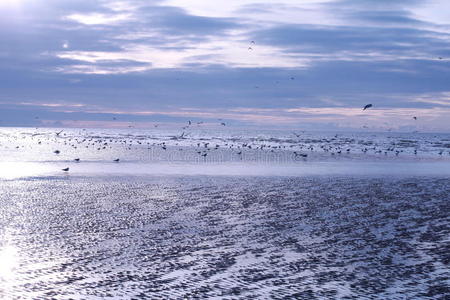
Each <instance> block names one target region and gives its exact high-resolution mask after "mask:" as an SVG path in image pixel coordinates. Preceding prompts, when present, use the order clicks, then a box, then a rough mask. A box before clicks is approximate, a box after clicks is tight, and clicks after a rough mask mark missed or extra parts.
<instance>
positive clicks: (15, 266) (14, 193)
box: [0, 129, 450, 300]
mask: <svg viewBox="0 0 450 300" xmlns="http://www.w3.org/2000/svg"><path fill="white" fill-rule="evenodd" d="M30 133H31V134H30ZM80 134H81V135H80ZM159 134H160V135H159V136H156V135H155V134H153V135H147V136H143V135H142V134H140V133H139V134H135V135H127V137H126V138H124V137H123V132H115V133H114V132H113V133H111V132H108V134H106V133H101V132H97V133H95V134H93V133H86V132H78V131H69V130H67V135H66V136H61V137H56V136H55V134H54V132H52V131H50V130H47V131H46V133H42V134H39V135H37V134H36V133H32V131H31V130H28V131H27V130H24V129H10V130H9V131H7V130H3V131H2V132H0V152H1V154H2V155H1V159H0V167H1V171H0V191H1V194H0V298H2V299H399V300H400V299H448V298H446V297H448V295H449V294H450V290H449V283H450V282H449V276H450V272H449V262H450V256H449V253H450V240H449V236H450V229H449V224H450V217H449V216H450V214H449V211H450V209H449V208H450V196H449V195H450V185H449V182H450V181H449V180H450V165H449V159H448V154H446V152H443V151H447V150H446V149H447V146H446V145H447V140H448V136H445V135H444V136H422V137H418V138H416V139H414V140H413V139H412V137H408V139H409V140H410V142H409V144H407V145H406V144H405V143H406V142H401V140H406V138H405V136H403V135H399V136H397V137H391V136H385V135H381V136H378V137H377V139H376V140H377V143H376V144H374V146H372V148H371V149H369V151H367V153H366V152H363V151H361V150H364V148H365V147H366V146H364V143H368V141H370V140H371V139H373V137H372V136H364V135H362V136H358V137H356V138H349V137H346V136H341V137H340V138H339V137H338V138H335V135H334V134H329V135H328V136H326V137H320V138H318V137H317V138H314V139H313V138H312V137H311V136H307V137H305V138H304V139H293V138H292V137H289V136H287V135H286V136H285V137H283V136H278V137H277V138H276V139H274V138H273V137H267V136H265V137H264V135H262V134H261V135H260V136H262V137H261V138H259V139H256V140H251V138H249V137H245V136H243V137H242V136H241V137H240V138H239V139H238V140H236V139H237V138H236V137H230V136H226V135H225V134H223V135H222V136H221V137H220V139H219V138H217V137H211V136H210V137H209V138H207V137H205V136H207V135H206V134H198V135H197V136H194V135H193V134H192V140H191V139H187V140H185V139H182V140H176V139H175V140H174V139H172V138H170V134H165V135H163V134H161V133H159ZM249 136H250V135H249ZM263 137H264V138H263ZM333 138H334V139H335V140H334V141H333V140H332V139H333ZM352 139H353V140H352ZM123 140H125V143H124V142H123ZM213 140H214V141H213ZM219 140H220V141H219ZM110 141H113V142H110ZM346 141H352V144H348V143H347V142H346ZM364 141H366V142H364ZM104 143H107V145H104ZM163 143H165V144H163ZM204 143H209V144H208V145H207V146H205V145H204ZM216 143H217V144H219V143H220V144H219V146H218V147H217V146H216V145H217V144H216ZM332 143H338V144H339V145H338V146H336V145H335V146H330V144H332ZM346 143H347V144H346ZM392 143H395V145H397V146H398V147H397V146H396V147H395V149H394V150H391V148H392V147H393V146H392ZM99 144H101V145H104V146H102V147H101V148H100V150H98V148H99V146H98V145H99ZM198 144H200V145H198ZM243 145H245V147H244V146H243ZM258 145H259V147H261V145H266V146H264V147H262V148H258ZM268 145H270V146H268ZM311 145H313V146H311ZM323 145H327V146H323ZM357 145H360V146H359V147H360V148H357V147H358V146H357ZM361 145H362V146H361ZM402 145H403V146H402ZM411 145H413V146H411ZM249 146H250V147H249ZM321 146H323V147H321ZM103 147H105V148H104V149H103ZM162 147H165V148H166V149H163V148H162ZM311 147H313V149H310V148H311ZM327 147H330V148H327ZM337 147H340V148H342V149H344V153H342V154H338V153H337V149H338V148H337ZM347 147H349V148H350V147H351V149H352V150H351V151H349V153H346V152H347V151H345V149H346V148H347ZM402 147H403V148H402ZM411 147H413V148H411ZM414 147H415V148H414ZM200 148H201V150H199V149H200ZM55 149H58V150H60V151H61V153H59V154H55V153H54V152H53V151H54V150H55ZM180 149H182V150H180ZM205 149H209V150H205ZM355 149H357V150H355ZM380 149H383V151H384V152H386V153H387V154H385V153H384V152H383V153H378V152H377V151H380ZM417 149H418V150H419V151H418V152H419V153H418V154H416V153H414V150H417ZM400 150H402V151H400ZM202 151H203V152H202ZM206 151H208V152H206ZM294 151H296V152H297V153H302V154H303V153H307V154H308V156H307V157H306V158H304V157H300V158H299V157H297V155H296V154H295V153H294ZM396 151H398V152H399V153H396ZM198 152H200V154H202V153H208V155H207V156H206V157H205V158H204V157H201V156H200V155H199V154H198ZM238 152H243V153H242V154H237V153H238ZM330 152H332V153H334V154H331V153H330ZM441 152H443V153H441ZM77 157H79V158H80V162H75V161H74V158H77ZM119 157H120V159H121V160H120V162H114V161H113V159H115V158H119ZM65 167H70V171H68V172H64V171H62V170H61V169H62V168H65Z"/></svg>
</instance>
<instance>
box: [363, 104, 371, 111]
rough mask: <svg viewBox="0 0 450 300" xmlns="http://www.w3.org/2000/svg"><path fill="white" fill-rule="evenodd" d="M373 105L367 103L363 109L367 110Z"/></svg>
mask: <svg viewBox="0 0 450 300" xmlns="http://www.w3.org/2000/svg"><path fill="white" fill-rule="evenodd" d="M371 107H372V104H367V105H366V106H364V108H363V110H366V109H368V108H371Z"/></svg>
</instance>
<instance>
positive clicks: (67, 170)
mask: <svg viewBox="0 0 450 300" xmlns="http://www.w3.org/2000/svg"><path fill="white" fill-rule="evenodd" d="M61 170H62V171H64V172H69V168H68V167H67V168H64V169H61Z"/></svg>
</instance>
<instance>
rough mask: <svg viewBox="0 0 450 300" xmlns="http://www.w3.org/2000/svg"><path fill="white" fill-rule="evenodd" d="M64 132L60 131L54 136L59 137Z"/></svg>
mask: <svg viewBox="0 0 450 300" xmlns="http://www.w3.org/2000/svg"><path fill="white" fill-rule="evenodd" d="M63 131H64V130H61V131H60V132H57V133H56V136H59V135H60V134H61V132H63Z"/></svg>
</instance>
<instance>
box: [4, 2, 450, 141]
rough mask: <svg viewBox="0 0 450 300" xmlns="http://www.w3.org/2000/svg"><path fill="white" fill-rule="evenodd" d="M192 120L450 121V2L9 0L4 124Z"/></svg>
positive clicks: (284, 124)
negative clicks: (368, 107)
mask: <svg viewBox="0 0 450 300" xmlns="http://www.w3.org/2000/svg"><path fill="white" fill-rule="evenodd" d="M368 103H371V104H373V107H371V108H370V109H367V110H364V111H363V110H362V108H363V107H364V106H365V105H366V104H368ZM413 117H416V118H417V120H416V119H414V118H413ZM188 120H192V121H193V122H204V124H206V125H205V126H216V125H217V124H220V123H221V122H225V123H226V124H227V126H228V127H257V128H263V127H264V128H295V129H304V130H373V131H378V130H395V131H416V130H417V131H431V132H450V1H448V0H277V1H275V0H272V1H268V0H266V1H257V0H227V1H211V0H189V1H186V0H155V1H152V0H149V1H144V0H118V1H114V0H108V1H103V0H89V1H82V0H70V1H68V0H67V1H66V0H40V1H39V0H0V126H36V127H39V126H42V127H61V126H67V127H124V128H126V127H129V126H133V127H143V128H145V127H153V125H154V124H160V125H161V124H168V125H169V124H179V123H186V122H187V121H188ZM219 126H220V125H219Z"/></svg>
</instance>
